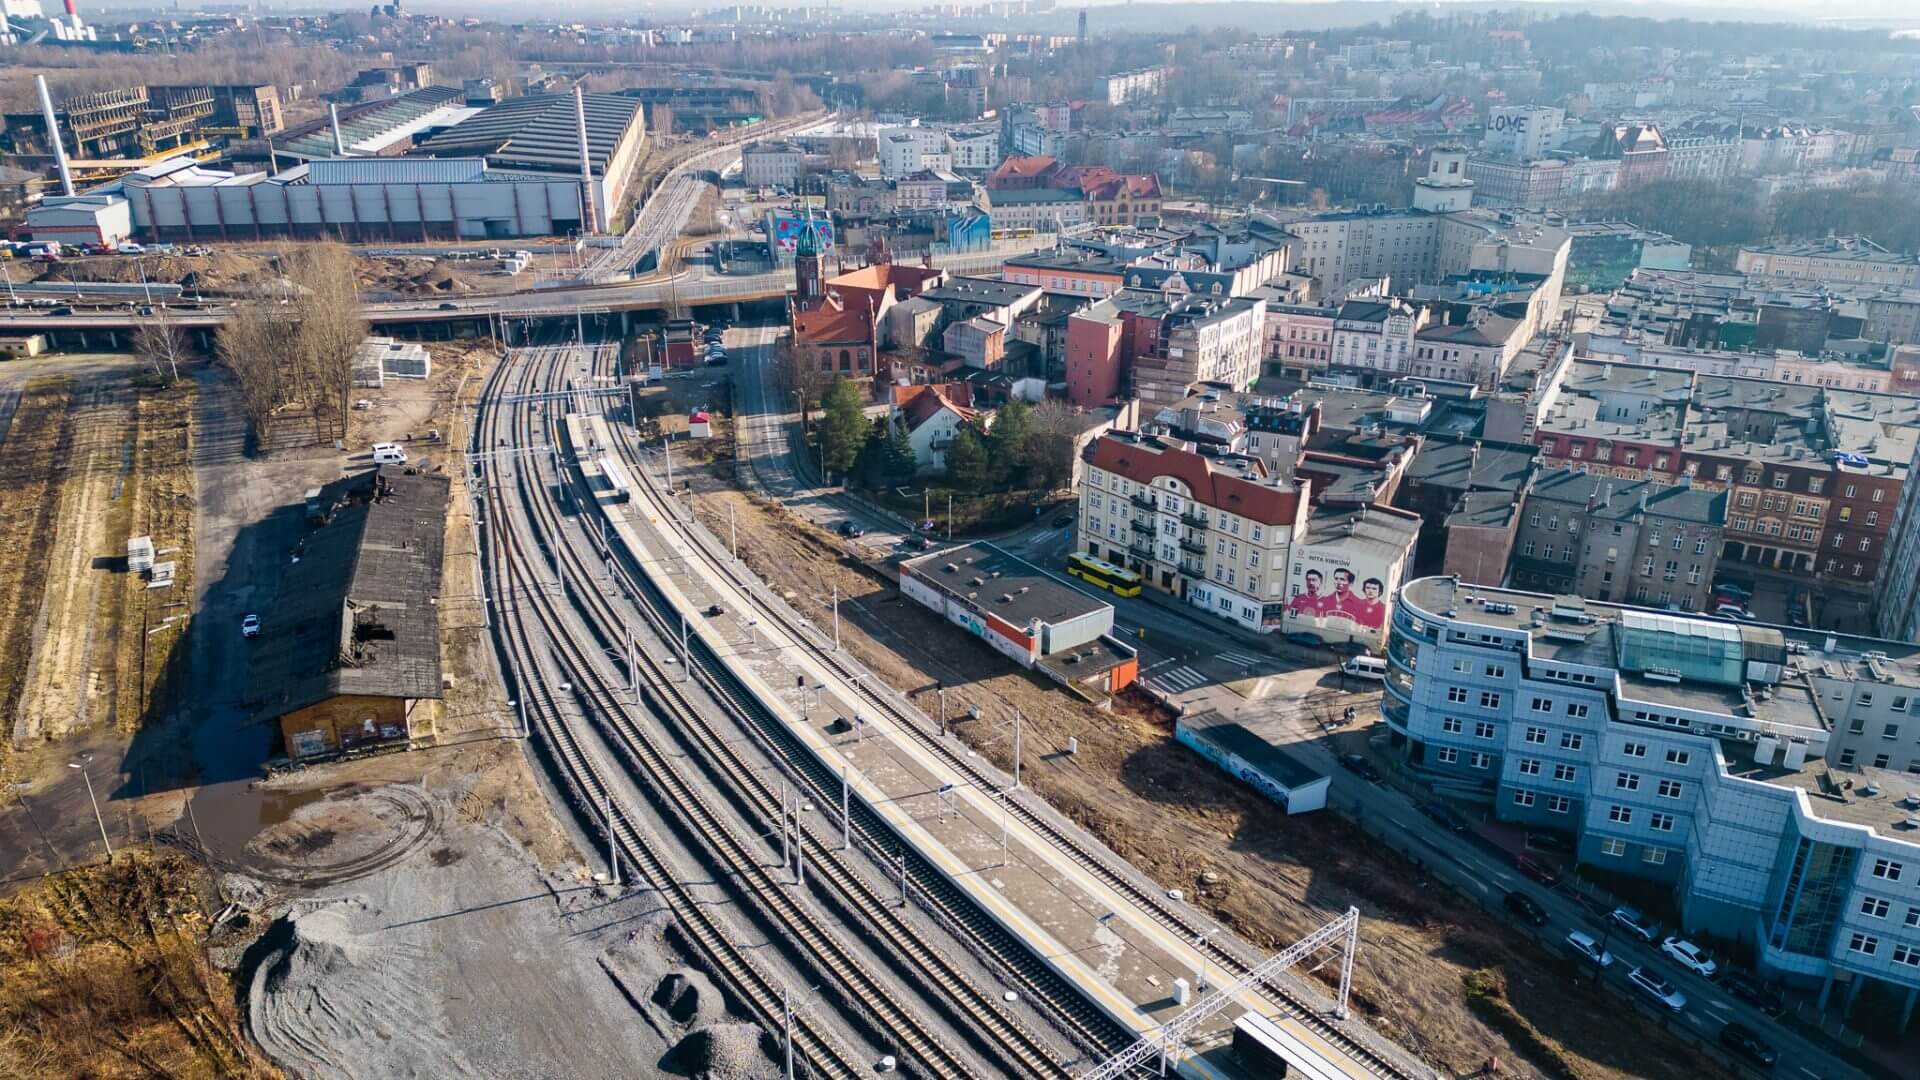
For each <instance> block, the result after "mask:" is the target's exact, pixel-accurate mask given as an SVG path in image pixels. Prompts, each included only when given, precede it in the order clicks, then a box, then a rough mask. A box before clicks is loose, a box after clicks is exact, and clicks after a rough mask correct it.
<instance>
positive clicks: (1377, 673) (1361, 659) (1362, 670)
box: [1340, 655, 1387, 681]
mask: <svg viewBox="0 0 1920 1080" xmlns="http://www.w3.org/2000/svg"><path fill="white" fill-rule="evenodd" d="M1340 670H1341V671H1343V672H1345V673H1346V674H1348V675H1351V676H1353V677H1354V678H1356V679H1374V680H1377V681H1384V680H1385V679H1386V677H1387V662H1386V661H1385V660H1383V659H1381V658H1380V657H1378V656H1366V655H1361V656H1349V657H1347V662H1346V663H1344V664H1341V665H1340Z"/></svg>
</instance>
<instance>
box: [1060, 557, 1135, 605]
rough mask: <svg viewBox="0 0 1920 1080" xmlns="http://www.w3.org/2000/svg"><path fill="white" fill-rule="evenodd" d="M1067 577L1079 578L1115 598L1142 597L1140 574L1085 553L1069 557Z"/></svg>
mask: <svg viewBox="0 0 1920 1080" xmlns="http://www.w3.org/2000/svg"><path fill="white" fill-rule="evenodd" d="M1067 576H1068V577H1077V578H1079V579H1080V580H1081V581H1084V582H1086V583H1087V584H1089V585H1093V586H1096V587H1098V588H1102V589H1105V590H1107V591H1108V592H1110V593H1112V594H1113V595H1115V596H1139V595H1140V575H1139V574H1136V573H1134V572H1133V571H1131V570H1128V569H1125V568H1123V567H1119V566H1115V565H1113V564H1112V563H1110V562H1104V561H1102V560H1100V559H1096V558H1094V557H1093V556H1091V555H1087V554H1085V553H1083V552H1078V551H1076V552H1074V553H1073V554H1071V555H1069V556H1067Z"/></svg>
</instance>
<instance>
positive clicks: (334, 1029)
mask: <svg viewBox="0 0 1920 1080" xmlns="http://www.w3.org/2000/svg"><path fill="white" fill-rule="evenodd" d="M253 956H254V958H255V959H256V960H257V963H256V966H255V967H254V970H253V973H252V978H251V980H250V981H249V984H248V988H247V1020H248V1025H249V1027H250V1028H251V1029H252V1032H253V1036H254V1038H255V1039H256V1040H258V1041H259V1043H260V1045H261V1047H262V1048H264V1049H265V1050H266V1052H267V1054H268V1055H269V1056H271V1057H272V1058H273V1059H274V1061H275V1063H276V1064H278V1065H279V1066H280V1067H281V1068H283V1069H285V1070H286V1071H287V1072H289V1073H291V1074H294V1075H298V1076H311V1077H327V1078H333V1077H339V1078H343V1080H352V1078H371V1077H390V1076H442V1075H466V1074H469V1073H470V1072H471V1070H470V1069H468V1068H467V1067H466V1065H465V1063H464V1056H463V1054H462V1052H461V1048H460V1044H459V1041H458V1040H457V1039H455V1038H454V1037H453V1034H452V1033H451V1032H449V1031H447V1030H446V1025H445V1024H444V1022H443V1021H442V1017H441V1014H440V1011H439V1007H438V1005H437V999H438V995H439V990H438V988H436V987H435V986H434V985H433V984H432V980H430V979H425V978H421V977H420V976H421V975H422V974H423V969H424V967H425V965H422V964H420V963H419V959H420V958H419V956H418V949H417V948H415V947H412V946H407V945H404V944H395V943H389V942H385V941H382V940H381V938H380V937H379V935H375V934H361V933H358V932H356V931H355V930H354V929H353V923H352V919H351V917H350V914H349V908H348V907H347V906H346V905H341V904H335V905H330V906H327V907H318V908H311V909H307V910H295V911H292V912H289V913H288V914H287V915H285V916H282V917H281V918H280V919H278V920H276V921H275V922H274V924H273V925H272V926H271V927H269V928H268V929H267V932H266V934H265V935H263V936H262V937H261V939H260V941H259V942H258V943H257V944H256V945H255V946H254V949H253Z"/></svg>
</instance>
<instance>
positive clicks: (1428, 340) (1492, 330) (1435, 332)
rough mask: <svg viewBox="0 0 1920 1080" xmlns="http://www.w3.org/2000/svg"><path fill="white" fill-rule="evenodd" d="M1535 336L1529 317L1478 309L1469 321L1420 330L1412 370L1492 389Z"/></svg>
mask: <svg viewBox="0 0 1920 1080" xmlns="http://www.w3.org/2000/svg"><path fill="white" fill-rule="evenodd" d="M1531 340H1533V332H1532V330H1531V329H1530V327H1529V326H1528V324H1527V323H1526V322H1525V321H1523V320H1520V319H1514V318H1508V317H1507V316H1504V315H1491V314H1487V313H1486V310H1485V309H1478V310H1476V311H1475V312H1474V317H1473V318H1470V319H1469V320H1468V321H1467V322H1465V323H1460V324H1451V325H1448V324H1443V325H1438V326H1427V327H1425V328H1423V329H1421V330H1419V331H1416V332H1415V334H1414V346H1413V360H1412V364H1411V366H1410V367H1409V368H1408V371H1409V372H1410V373H1411V374H1412V375H1413V376H1414V377H1415V378H1421V379H1445V380H1447V381H1449V382H1463V383H1470V384H1472V385H1474V386H1477V387H1479V388H1481V389H1483V390H1491V389H1493V387H1494V385H1495V384H1496V383H1498V382H1499V381H1500V376H1502V375H1504V374H1506V371H1507V367H1508V365H1510V364H1512V363H1513V358H1514V357H1516V356H1518V355H1520V350H1521V349H1523V348H1525V347H1526V345H1527V342H1529V341H1531Z"/></svg>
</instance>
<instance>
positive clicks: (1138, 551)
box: [1127, 540, 1153, 561]
mask: <svg viewBox="0 0 1920 1080" xmlns="http://www.w3.org/2000/svg"><path fill="white" fill-rule="evenodd" d="M1127 550H1128V551H1130V552H1132V553H1133V554H1134V555H1135V556H1136V557H1138V558H1142V559H1146V560H1148V561H1152V559H1153V545H1152V544H1146V543H1141V542H1140V541H1138V540H1133V541H1129V542H1128V543H1127Z"/></svg>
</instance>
